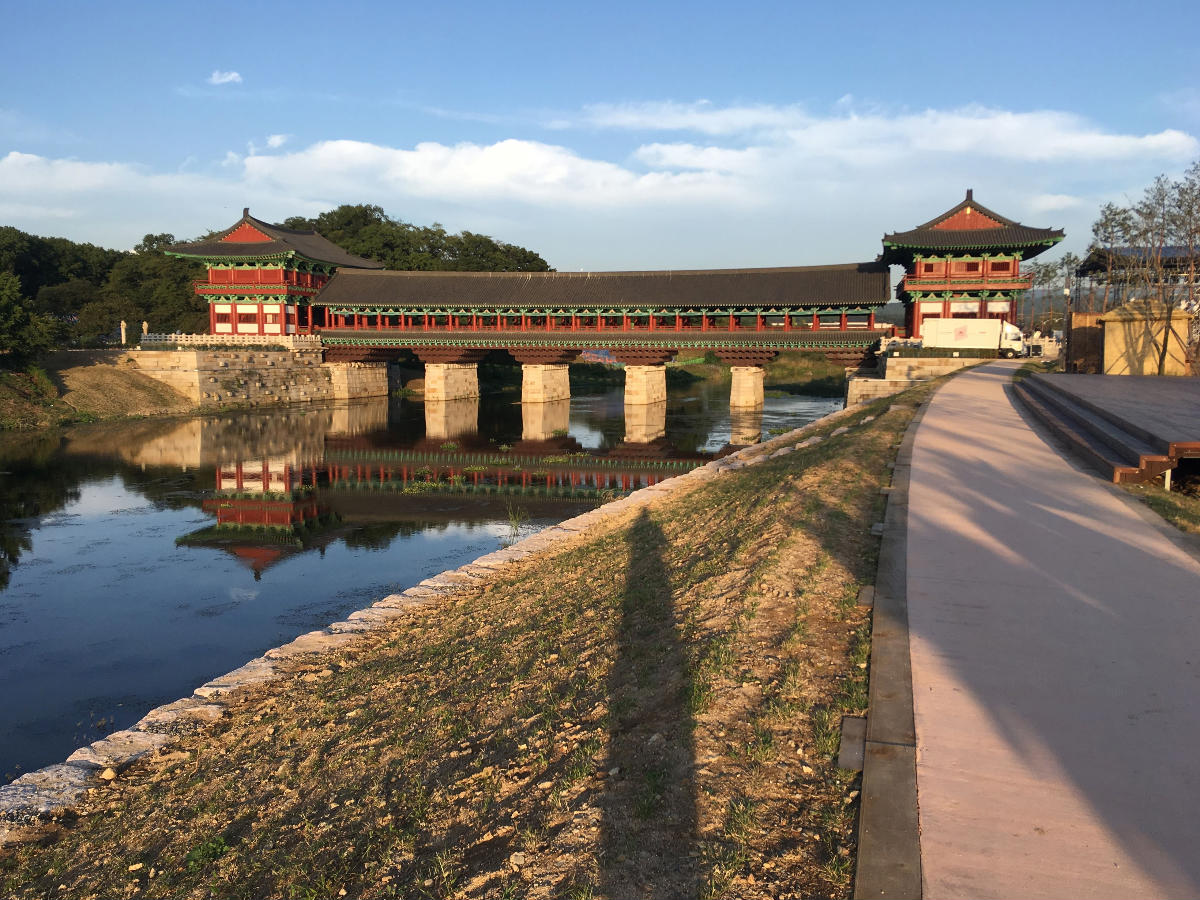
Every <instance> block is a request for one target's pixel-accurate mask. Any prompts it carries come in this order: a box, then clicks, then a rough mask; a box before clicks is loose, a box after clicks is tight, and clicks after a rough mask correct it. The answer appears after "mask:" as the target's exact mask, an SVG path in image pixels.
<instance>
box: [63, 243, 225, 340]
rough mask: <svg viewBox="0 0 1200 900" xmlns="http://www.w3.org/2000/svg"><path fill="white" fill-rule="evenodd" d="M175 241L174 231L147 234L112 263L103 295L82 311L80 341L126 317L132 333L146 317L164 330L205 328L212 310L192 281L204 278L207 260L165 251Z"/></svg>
mask: <svg viewBox="0 0 1200 900" xmlns="http://www.w3.org/2000/svg"><path fill="white" fill-rule="evenodd" d="M173 243H175V238H174V236H173V235H170V234H148V235H146V236H145V237H144V238H142V240H141V242H139V243H138V245H137V246H136V247H135V248H134V251H133V253H130V254H127V255H126V256H124V257H123V258H122V259H121V260H120V261H119V262H118V263H117V264H116V265H114V266H113V267H112V271H111V272H110V273H109V276H108V279H107V280H106V281H105V283H104V286H103V287H102V288H101V290H100V297H99V299H98V300H96V301H93V302H91V303H88V304H86V305H85V306H84V307H82V308H81V309H80V311H79V323H78V325H77V329H76V331H77V334H78V336H79V338H80V340H81V341H83V342H85V343H89V342H94V341H95V340H97V339H98V338H99V337H101V336H103V335H106V334H111V333H112V332H113V331H114V330H115V329H116V328H117V327H118V326H119V324H120V321H121V320H122V319H124V320H125V321H126V322H127V323H128V325H129V331H130V334H131V335H135V334H137V333H139V332H140V331H141V323H142V321H143V320H145V321H147V322H148V323H149V325H150V328H151V330H153V331H160V332H172V331H184V332H197V331H204V330H205V329H206V328H207V326H208V310H207V308H206V306H205V304H204V301H203V300H202V299H201V298H199V297H197V296H196V292H195V288H194V284H193V283H194V282H196V281H199V280H202V279H203V278H204V266H203V265H202V264H201V263H199V262H196V261H194V260H183V259H178V258H176V257H173V256H167V255H165V254H164V253H163V252H162V250H163V248H165V247H169V246H170V245H171V244H173Z"/></svg>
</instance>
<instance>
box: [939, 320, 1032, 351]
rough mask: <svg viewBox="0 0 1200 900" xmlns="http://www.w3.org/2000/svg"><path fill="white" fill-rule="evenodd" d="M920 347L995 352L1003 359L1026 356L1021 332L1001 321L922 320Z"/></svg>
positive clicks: (1008, 323) (1010, 324)
mask: <svg viewBox="0 0 1200 900" xmlns="http://www.w3.org/2000/svg"><path fill="white" fill-rule="evenodd" d="M921 345H922V346H923V347H944V348H946V349H947V350H959V351H962V350H995V351H996V352H997V353H998V354H999V355H1000V356H1001V357H1003V358H1004V359H1013V358H1015V357H1018V356H1024V355H1025V341H1024V340H1023V339H1022V338H1021V329H1019V328H1017V326H1016V325H1013V324H1012V323H1010V322H1004V321H1002V320H1000V319H925V320H924V321H923V322H922V323H921Z"/></svg>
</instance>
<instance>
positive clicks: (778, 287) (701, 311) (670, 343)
mask: <svg viewBox="0 0 1200 900" xmlns="http://www.w3.org/2000/svg"><path fill="white" fill-rule="evenodd" d="M902 239H903V240H902ZM1061 239H1062V232H1053V231H1050V230H1047V229H1028V228H1025V227H1024V226H1021V225H1020V224H1019V223H1017V222H1012V221H1011V220H1008V219H1004V218H1003V217H1001V216H999V215H997V214H996V213H993V212H991V211H990V210H987V209H985V208H984V207H982V206H980V205H979V204H977V203H976V202H975V201H974V198H973V197H972V196H971V194H970V192H969V191H968V193H967V197H966V199H965V200H964V201H962V202H961V203H959V204H958V205H957V206H955V207H954V208H952V209H951V210H949V211H947V212H946V213H944V214H942V215H941V216H939V217H938V218H936V219H934V220H932V221H930V222H927V223H925V225H922V226H920V227H919V228H918V229H916V230H915V231H912V232H905V233H903V234H898V235H887V236H886V237H885V241H884V247H885V252H884V254H883V255H882V256H880V257H878V258H877V259H875V260H872V261H870V262H860V263H847V264H840V265H827V266H792V267H783V268H761V269H704V270H687V271H669V270H664V271H650V272H441V271H439V272H411V271H405V272H399V271H387V270H384V269H383V267H382V265H381V264H380V263H378V262H374V261H372V260H368V259H363V258H361V257H357V256H354V255H352V254H350V253H348V252H346V251H345V250H343V249H342V248H341V247H338V246H337V245H335V244H333V243H332V242H330V241H328V240H326V239H325V238H324V237H322V236H321V235H319V234H317V233H316V232H313V231H295V230H292V229H288V228H283V227H281V226H278V225H272V224H269V223H267V222H264V221H262V220H260V219H256V218H254V217H252V216H251V215H250V211H249V209H246V210H244V211H243V214H242V218H241V219H240V220H239V221H237V222H235V223H234V224H233V225H231V226H230V227H229V228H227V229H225V230H224V231H222V232H219V233H217V234H215V235H213V236H212V237H210V238H207V239H205V240H203V241H198V242H195V243H189V244H177V245H175V246H174V247H171V248H170V249H169V250H168V251H167V252H168V253H169V254H171V255H173V256H180V257H186V258H191V259H198V260H201V261H203V262H204V263H205V265H206V266H207V270H208V279H207V280H206V281H204V282H200V283H197V285H196V291H197V293H198V294H200V295H201V296H202V297H204V298H205V299H206V300H207V301H208V304H209V331H210V334H212V335H218V336H219V335H229V336H231V337H238V336H243V335H245V336H250V335H255V336H269V335H278V336H280V337H286V336H292V335H302V334H306V335H319V336H320V338H321V342H322V345H323V346H324V353H325V359H326V361H327V362H364V363H382V362H385V361H387V360H389V359H394V358H396V357H397V356H399V355H400V354H401V353H402V352H411V353H413V354H415V355H416V357H417V358H418V359H420V360H421V362H422V363H424V365H425V368H426V379H425V383H426V396H427V397H428V398H432V399H447V400H449V399H458V398H464V397H472V396H478V394H479V387H478V379H477V375H476V365H477V363H478V362H479V361H480V360H481V359H482V358H483V356H484V355H485V354H487V353H488V352H490V351H496V350H503V351H507V352H508V353H509V354H510V355H511V356H512V357H513V358H514V359H515V360H516V361H517V362H519V363H520V364H521V365H522V367H523V369H524V375H523V385H524V391H523V399H524V400H525V401H526V402H539V401H550V400H559V399H563V398H566V397H568V396H569V395H570V390H569V386H568V382H567V364H568V363H570V362H571V361H573V360H574V359H575V358H576V357H577V356H578V355H579V353H580V352H582V351H583V350H586V349H607V350H609V351H611V352H612V355H613V356H614V357H615V358H616V359H617V360H618V361H620V362H622V363H624V364H625V366H626V391H625V397H626V402H627V403H630V404H640V403H653V402H658V401H660V400H663V399H665V398H666V377H665V376H666V373H665V369H664V365H665V363H666V362H667V361H668V360H669V359H671V358H672V357H673V356H675V355H676V354H678V353H680V352H682V353H685V354H688V355H691V354H693V353H695V352H701V353H702V352H706V351H712V352H714V353H716V354H717V355H718V356H719V357H720V358H721V359H722V360H724V361H725V362H726V363H728V364H729V365H730V366H731V367H732V369H733V388H732V392H731V398H730V403H731V405H732V406H735V407H757V406H761V405H762V399H763V388H762V382H763V369H762V366H763V365H764V364H765V363H767V362H769V361H770V360H771V359H772V358H773V357H774V356H775V355H776V354H778V353H779V352H780V351H781V350H808V351H818V352H821V353H824V354H826V355H827V356H829V357H830V358H832V359H834V360H837V361H839V362H842V363H844V364H846V365H857V364H859V363H861V362H863V361H864V359H865V358H867V356H868V355H869V353H870V351H871V348H872V347H873V346H874V345H875V344H876V342H877V341H878V340H879V339H880V338H881V337H883V336H885V335H892V334H894V333H895V329H894V328H893V327H891V326H886V327H883V328H881V327H878V326H877V324H876V321H875V315H876V311H877V310H878V308H879V307H881V306H882V305H884V304H885V303H887V302H888V300H889V299H890V296H891V283H890V276H889V265H890V264H893V263H896V264H900V265H903V266H904V267H905V269H906V270H907V277H906V280H905V281H904V282H903V283H902V288H903V292H902V299H904V300H905V302H906V304H907V305H908V307H909V310H908V312H909V320H910V321H909V329H910V333H913V334H916V333H919V328H920V320H921V318H922V317H929V316H939V315H941V316H962V315H967V316H976V315H977V316H984V317H999V318H1004V319H1007V320H1012V319H1013V318H1015V309H1016V306H1015V303H1016V297H1017V296H1018V295H1019V294H1020V293H1021V292H1022V291H1024V290H1025V289H1027V288H1028V286H1029V281H1028V278H1027V277H1023V276H1021V275H1020V272H1019V266H1020V262H1021V260H1022V259H1025V258H1028V257H1029V256H1032V255H1034V254H1036V253H1039V252H1041V251H1042V250H1044V249H1046V247H1048V246H1052V245H1053V244H1054V243H1055V242H1056V241H1058V240H1061Z"/></svg>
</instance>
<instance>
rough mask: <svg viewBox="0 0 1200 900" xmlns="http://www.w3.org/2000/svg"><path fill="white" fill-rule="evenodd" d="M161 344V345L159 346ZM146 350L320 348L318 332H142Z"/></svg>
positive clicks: (143, 345) (142, 343)
mask: <svg viewBox="0 0 1200 900" xmlns="http://www.w3.org/2000/svg"><path fill="white" fill-rule="evenodd" d="M159 345H162V346H159ZM141 346H142V347H145V348H146V349H147V350H163V349H166V348H167V347H196V346H204V347H268V346H269V347H280V346H282V347H287V348H288V349H289V350H320V349H321V336H320V335H319V334H288V335H282V334H178V333H176V334H161V333H159V334H156V333H150V334H143V335H142V341H141Z"/></svg>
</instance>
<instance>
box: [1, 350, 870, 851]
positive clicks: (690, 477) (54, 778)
mask: <svg viewBox="0 0 1200 900" xmlns="http://www.w3.org/2000/svg"><path fill="white" fill-rule="evenodd" d="M226 361H227V362H228V360H226ZM860 413H861V410H853V409H847V410H842V411H841V412H836V413H833V414H831V415H828V416H826V417H825V418H823V419H819V420H817V421H816V422H812V423H810V424H808V425H805V426H804V427H802V428H797V429H795V430H793V431H790V432H788V433H787V434H785V435H781V436H779V437H776V438H772V439H771V440H769V441H767V442H765V443H763V444H756V445H754V446H751V447H746V448H744V449H742V450H739V451H738V452H736V453H732V454H730V455H729V456H725V457H722V458H721V459H717V460H713V461H712V462H710V463H707V464H706V465H703V466H700V467H699V468H696V469H692V470H691V471H690V472H688V473H686V474H685V475H679V476H676V477H674V478H669V479H667V480H665V481H661V482H659V483H658V484H655V485H652V486H651V487H647V488H643V489H642V490H639V491H635V492H634V493H632V494H630V495H629V496H627V497H624V498H623V499H621V500H617V501H615V502H613V503H607V504H605V505H603V506H600V507H597V508H596V509H593V510H591V511H590V512H587V513H584V514H583V515H580V516H576V517H575V518H573V519H568V520H566V521H565V522H560V523H559V524H558V525H555V526H552V527H550V528H547V529H545V530H543V531H539V532H538V533H537V534H535V535H532V536H531V537H528V538H526V539H525V540H523V541H521V542H519V543H517V544H514V545H513V546H511V547H508V548H505V549H503V550H497V551H495V552H494V553H489V554H487V555H486V556H482V557H480V558H479V559H477V560H475V561H474V562H472V563H468V564H467V565H465V566H460V567H459V568H457V569H452V570H449V571H446V572H442V573H441V574H439V575H434V576H433V577H431V578H426V579H425V580H424V581H422V582H421V583H420V584H418V585H416V586H415V587H411V588H409V589H408V590H406V591H404V592H402V593H399V594H392V595H390V596H388V597H384V598H383V599H382V600H380V601H378V602H377V603H375V604H373V605H371V606H369V607H367V608H366V609H361V610H358V611H357V612H353V613H351V614H350V615H349V616H347V617H346V619H345V620H343V621H341V622H334V623H333V624H332V625H330V626H329V627H328V628H324V629H321V630H319V631H312V632H309V633H308V634H302V635H300V637H298V638H296V639H295V640H294V641H292V642H291V643H288V644H284V645H283V646H282V647H276V648H274V649H273V650H268V651H267V652H266V653H264V654H263V655H262V656H260V657H258V658H256V659H252V660H250V661H249V662H248V663H246V664H245V665H243V666H241V667H240V668H237V669H234V670H233V671H232V672H227V673H226V674H224V675H221V676H218V677H217V678H214V679H212V680H211V681H209V682H208V683H206V684H203V685H201V686H200V687H198V688H196V690H195V692H194V693H193V694H192V696H190V697H184V698H183V699H181V700H176V701H175V702H174V703H168V704H166V705H165V706H160V707H158V708H157V709H152V710H151V711H150V712H148V713H147V714H146V715H145V716H143V717H142V719H141V720H140V721H138V722H137V723H136V724H134V725H133V726H132V727H131V728H129V729H126V730H124V731H117V732H114V733H113V734H110V735H109V736H108V737H106V738H103V739H101V740H99V741H95V742H94V743H92V744H89V745H88V746H86V747H81V748H80V749H78V750H76V751H75V752H74V753H72V754H71V755H70V756H69V757H67V760H66V762H65V763H59V764H55V765H51V766H46V767H45V768H42V769H38V770H36V771H34V772H29V773H27V774H25V775H22V776H21V777H20V778H18V779H16V780H15V781H13V782H12V783H11V784H8V785H4V786H0V845H3V844H8V843H18V842H21V841H24V840H33V839H36V838H37V836H38V834H39V829H38V826H39V825H40V824H42V823H44V822H45V821H47V820H49V819H50V818H52V817H53V816H55V815H61V814H63V813H64V812H67V811H69V810H71V809H72V808H73V807H74V805H75V804H77V803H78V802H79V801H80V800H81V799H82V798H83V796H84V795H85V794H86V793H87V791H88V790H89V789H94V788H96V787H98V786H99V785H100V784H102V783H103V782H104V781H106V780H111V779H112V778H114V777H116V773H117V772H119V771H120V770H121V769H124V768H126V767H128V766H130V765H131V764H133V763H134V762H136V761H137V760H139V759H141V758H142V757H144V756H147V755H149V754H151V753H154V752H155V751H157V750H160V749H163V748H164V747H167V746H168V745H170V744H171V743H172V742H173V741H174V740H175V737H176V736H178V735H181V734H185V733H189V732H193V731H196V730H198V729H202V728H205V727H207V726H208V725H210V724H211V723H213V722H215V721H216V720H217V719H219V718H220V717H221V716H222V715H223V714H224V712H225V709H226V706H227V702H226V700H225V698H226V697H228V696H229V695H230V694H232V693H233V692H235V691H238V690H240V689H242V688H246V687H250V686H253V685H260V684H266V683H269V682H272V681H274V680H276V679H277V678H279V677H281V676H282V674H283V664H284V663H285V662H286V660H289V659H292V658H296V657H303V656H307V655H309V654H320V653H327V652H330V651H336V650H341V649H344V648H346V647H348V646H349V645H351V644H353V643H354V642H355V641H356V640H358V636H359V634H361V633H363V632H367V631H371V630H373V629H376V628H381V627H384V626H385V625H387V624H388V623H389V622H390V621H392V620H393V619H396V618H399V617H401V616H404V615H406V614H407V612H408V611H409V610H411V609H412V608H413V607H415V606H424V605H427V604H431V603H436V602H438V601H439V600H444V599H446V598H447V597H448V596H449V595H452V594H454V593H455V592H456V591H457V590H458V589H459V588H460V587H463V586H466V585H471V584H478V583H480V582H481V581H486V580H488V579H490V578H492V577H493V576H495V575H496V574H498V573H499V572H500V571H501V570H503V569H504V568H505V567H507V566H511V565H512V564H514V563H516V562H518V561H519V560H522V559H525V558H527V557H529V556H532V555H535V554H539V553H550V552H558V551H560V550H563V549H565V548H566V546H567V545H568V543H569V542H571V541H575V540H578V539H581V538H586V537H588V536H590V534H592V533H593V532H594V531H596V530H598V529H600V528H610V527H612V526H613V525H614V524H619V521H620V520H621V519H624V518H628V517H631V516H632V515H634V514H636V513H637V511H639V510H641V509H643V508H645V507H647V506H650V505H652V504H654V503H657V502H660V501H661V500H662V499H663V498H665V497H667V496H669V495H671V494H672V493H675V492H684V491H688V490H692V489H693V488H696V487H699V486H700V485H702V484H704V483H705V482H707V481H710V480H712V479H714V478H719V477H721V476H722V475H725V474H726V473H728V472H733V471H736V470H738V469H742V468H746V467H747V466H754V465H759V464H761V463H764V462H766V461H767V460H769V459H776V458H779V457H781V456H786V455H788V454H790V453H794V452H795V451H796V450H798V449H801V448H803V447H809V446H812V445H813V444H817V443H820V442H821V441H823V440H825V437H824V436H823V435H818V434H814V433H813V432H815V431H817V430H819V429H821V428H824V427H826V426H828V425H830V424H832V423H835V422H837V421H839V420H841V419H844V418H847V417H849V416H853V415H858V414H860ZM874 418H875V417H874V416H864V417H863V418H861V419H860V420H859V422H857V423H855V424H865V423H867V422H870V421H871V420H873V419H874ZM851 427H853V426H849V425H843V426H841V427H839V428H837V429H835V430H834V431H833V432H832V434H833V435H838V434H842V433H845V432H847V431H849V430H850V428H851Z"/></svg>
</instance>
